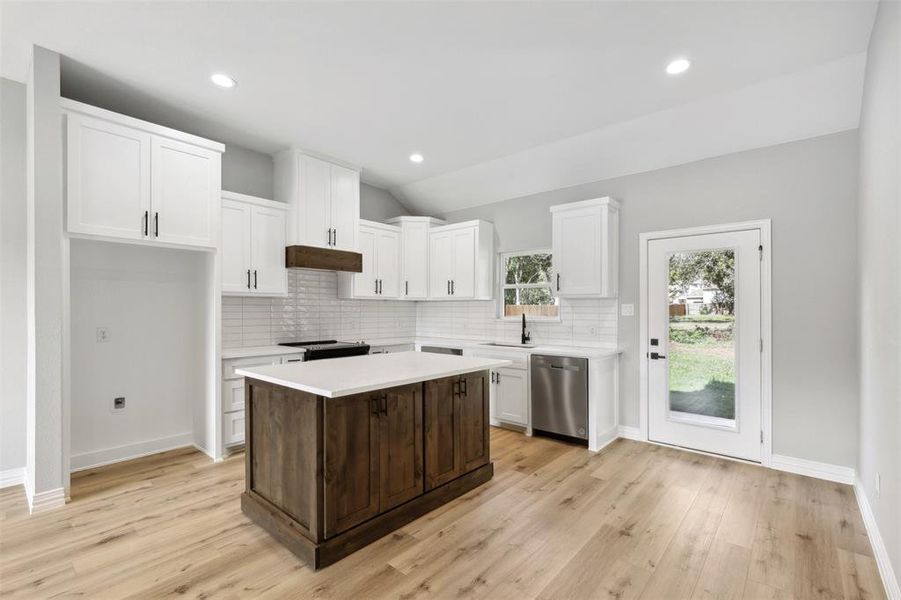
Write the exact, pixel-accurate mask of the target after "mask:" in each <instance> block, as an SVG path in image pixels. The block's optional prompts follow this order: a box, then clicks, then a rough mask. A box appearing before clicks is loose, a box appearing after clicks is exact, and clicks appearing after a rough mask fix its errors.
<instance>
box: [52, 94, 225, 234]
mask: <svg viewBox="0 0 901 600" xmlns="http://www.w3.org/2000/svg"><path fill="white" fill-rule="evenodd" d="M60 106H61V107H62V109H63V114H64V115H65V117H66V173H67V176H66V205H67V208H66V213H67V218H66V221H67V222H66V229H67V231H68V232H69V233H70V234H74V235H80V236H88V237H102V238H109V239H119V240H134V241H140V242H150V243H159V244H163V245H175V246H187V247H200V248H215V247H216V245H217V235H218V229H219V191H220V185H221V184H220V181H221V153H222V152H223V151H224V150H225V147H224V146H223V145H222V144H219V143H217V142H211V141H209V140H205V139H203V138H199V137H196V136H193V135H190V134H186V133H182V132H179V131H175V130H173V129H169V128H167V127H161V126H159V125H154V124H152V123H147V122H145V121H140V120H138V119H133V118H131V117H126V116H124V115H119V114H116V113H113V112H110V111H107V110H103V109H100V108H96V107H93V106H89V105H87V104H82V103H80V102H75V101H73V100H68V99H63V100H61V101H60Z"/></svg>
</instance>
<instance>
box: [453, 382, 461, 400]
mask: <svg viewBox="0 0 901 600" xmlns="http://www.w3.org/2000/svg"><path fill="white" fill-rule="evenodd" d="M453 390H454V393H453V395H454V397H456V396H459V395H460V380H459V379H458V380H457V381H455V382H454V385H453Z"/></svg>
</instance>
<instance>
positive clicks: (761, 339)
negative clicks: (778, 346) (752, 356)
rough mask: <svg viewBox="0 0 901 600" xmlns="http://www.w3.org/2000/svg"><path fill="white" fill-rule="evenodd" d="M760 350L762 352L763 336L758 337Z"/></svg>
mask: <svg viewBox="0 0 901 600" xmlns="http://www.w3.org/2000/svg"><path fill="white" fill-rule="evenodd" d="M760 351H761V352H763V338H760Z"/></svg>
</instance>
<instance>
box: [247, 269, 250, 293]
mask: <svg viewBox="0 0 901 600" xmlns="http://www.w3.org/2000/svg"><path fill="white" fill-rule="evenodd" d="M247 289H248V290H249V289H250V269H247Z"/></svg>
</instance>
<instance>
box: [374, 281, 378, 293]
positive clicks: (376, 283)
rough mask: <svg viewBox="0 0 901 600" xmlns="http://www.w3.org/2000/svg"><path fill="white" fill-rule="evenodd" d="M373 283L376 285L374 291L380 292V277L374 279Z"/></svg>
mask: <svg viewBox="0 0 901 600" xmlns="http://www.w3.org/2000/svg"><path fill="white" fill-rule="evenodd" d="M373 284H374V285H375V290H373V291H374V292H375V293H376V294H378V293H379V280H378V279H374V280H373Z"/></svg>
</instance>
